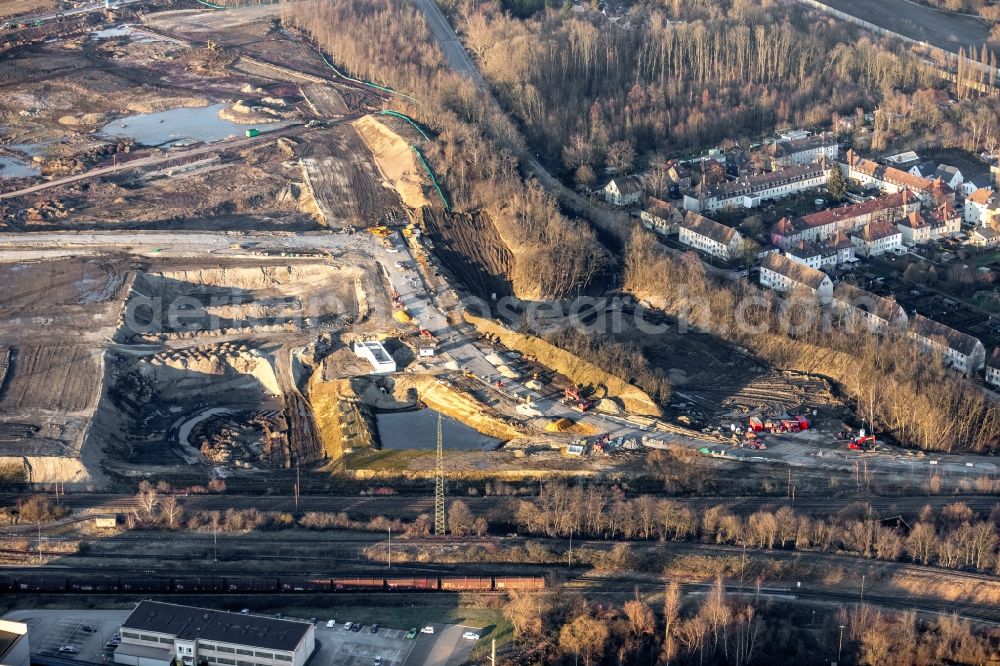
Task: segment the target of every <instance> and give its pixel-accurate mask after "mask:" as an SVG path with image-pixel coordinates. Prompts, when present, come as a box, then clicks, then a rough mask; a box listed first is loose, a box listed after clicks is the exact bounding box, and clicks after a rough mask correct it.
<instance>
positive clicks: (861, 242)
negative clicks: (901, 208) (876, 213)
mask: <svg viewBox="0 0 1000 666" xmlns="http://www.w3.org/2000/svg"><path fill="white" fill-rule="evenodd" d="M851 241H852V242H853V243H854V247H855V248H856V249H857V250H858V251H860V252H861V253H862V254H863V255H864V256H866V257H877V256H878V255H880V254H885V253H886V252H891V251H893V250H896V249H897V248H900V247H902V246H903V232H901V231H900V230H899V229H898V228H897V227H896V225H895V224H893V223H892V222H871V223H869V224H867V225H866V226H865V227H864V228H863V229H861V230H860V231H858V232H856V233H853V234H851Z"/></svg>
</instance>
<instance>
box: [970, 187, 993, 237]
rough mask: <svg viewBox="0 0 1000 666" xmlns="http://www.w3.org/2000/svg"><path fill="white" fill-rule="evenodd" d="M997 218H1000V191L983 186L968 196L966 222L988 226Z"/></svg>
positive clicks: (972, 224) (971, 224)
mask: <svg viewBox="0 0 1000 666" xmlns="http://www.w3.org/2000/svg"><path fill="white" fill-rule="evenodd" d="M997 219H1000V193H997V192H994V191H993V190H991V189H987V188H985V187H981V188H979V189H978V190H976V191H975V192H973V193H972V194H971V195H970V196H968V197H966V199H965V223H966V224H968V225H970V226H983V227H986V226H990V223H991V222H993V221H994V220H997Z"/></svg>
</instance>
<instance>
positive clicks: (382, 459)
mask: <svg viewBox="0 0 1000 666" xmlns="http://www.w3.org/2000/svg"><path fill="white" fill-rule="evenodd" d="M433 455H435V452H434V451H417V450H409V449H408V450H400V449H381V450H376V449H365V450H362V451H355V452H354V453H351V454H350V455H348V456H347V468H348V469H370V470H377V471H403V470H408V469H410V461H411V460H415V459H417V458H424V457H427V456H433Z"/></svg>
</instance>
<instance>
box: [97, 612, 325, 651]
mask: <svg viewBox="0 0 1000 666" xmlns="http://www.w3.org/2000/svg"><path fill="white" fill-rule="evenodd" d="M315 648H316V628H315V627H314V626H313V624H312V623H311V622H295V621H292V620H278V619H275V618H272V617H263V616H260V615H250V614H247V615H244V614H242V613H229V612H225V611H215V610H207V609H204V608H195V607H193V606H181V605H178V604H169V603H163V602H160V601H142V602H140V603H139V605H138V606H136V607H135V610H133V611H132V612H131V613H130V614H129V616H128V617H127V618H126V619H125V622H124V623H123V624H122V628H121V645H119V646H118V647H117V648H116V649H115V663H116V664H129V665H130V666H172V665H173V664H174V663H175V662H176V663H180V664H184V666H302V665H303V664H305V662H306V660H308V659H309V657H310V656H311V655H312V653H313V650H315Z"/></svg>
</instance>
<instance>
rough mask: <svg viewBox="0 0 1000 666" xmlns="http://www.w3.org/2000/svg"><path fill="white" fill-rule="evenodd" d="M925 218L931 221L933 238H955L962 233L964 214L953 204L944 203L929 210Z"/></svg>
mask: <svg viewBox="0 0 1000 666" xmlns="http://www.w3.org/2000/svg"><path fill="white" fill-rule="evenodd" d="M924 219H926V220H927V221H928V222H930V225H931V239H932V240H940V239H942V238H953V237H955V236H957V235H959V234H960V233H962V216H961V215H959V214H958V211H956V210H955V207H954V206H952V205H951V204H948V203H943V204H941V205H940V206H938V207H937V208H934V209H933V210H929V211H927V215H926V216H925V217H924Z"/></svg>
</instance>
